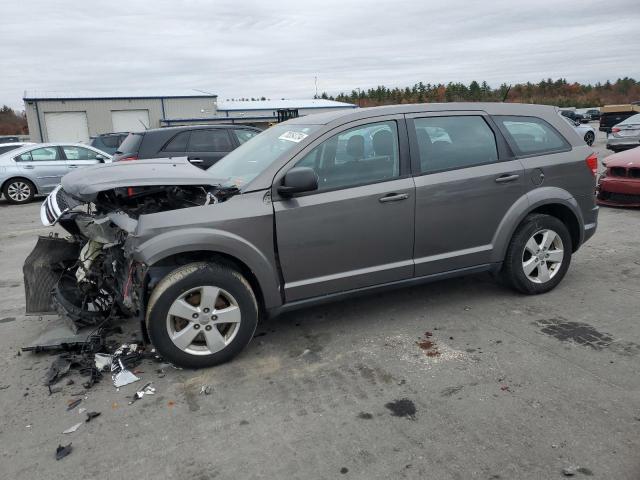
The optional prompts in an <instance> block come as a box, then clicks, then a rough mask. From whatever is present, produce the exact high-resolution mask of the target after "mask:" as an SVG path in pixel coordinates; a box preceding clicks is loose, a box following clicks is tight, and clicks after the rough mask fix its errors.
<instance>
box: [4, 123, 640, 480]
mask: <svg viewBox="0 0 640 480" xmlns="http://www.w3.org/2000/svg"><path fill="white" fill-rule="evenodd" d="M599 135H600V136H599V139H598V143H597V145H596V148H597V150H598V151H599V152H600V153H601V155H602V156H604V155H605V154H606V152H605V151H604V149H603V148H602V145H603V138H602V137H601V135H602V134H599ZM38 209H39V204H31V205H26V206H17V207H16V206H9V205H7V204H6V203H5V202H4V201H2V202H0V221H1V224H2V225H3V229H2V231H1V232H0V238H1V239H2V242H1V244H0V251H1V256H0V271H2V277H1V278H0V294H1V297H0V298H1V299H2V300H1V301H0V310H1V311H0V472H3V473H2V475H1V476H2V477H3V478H11V479H50V478H65V479H75V478H82V479H94V478H95V479H98V478H99V479H110V478H158V479H161V478H179V479H183V478H184V479H187V478H189V479H191V478H193V479H199V480H204V479H213V478H219V479H226V478H233V479H238V478H242V479H252V478H269V479H273V478H276V479H277V478H305V479H309V478H313V479H318V478H321V479H322V478H359V479H370V478H432V479H469V478H478V479H552V478H564V474H563V469H567V468H568V469H572V470H571V471H572V472H574V473H575V478H581V477H584V478H588V477H590V478H602V479H614V478H615V479H636V480H637V479H638V478H640V456H639V455H638V452H639V451H640V376H639V375H638V364H639V361H640V330H639V329H638V321H639V320H640V314H639V311H640V255H639V253H640V243H639V239H640V211H634V210H624V209H608V208H603V209H601V212H600V225H599V228H598V232H597V233H596V235H595V237H594V238H593V239H592V240H591V241H590V242H588V243H587V244H586V245H584V246H583V247H582V248H581V249H580V251H579V252H578V253H577V254H576V255H575V256H574V257H573V260H572V266H571V268H570V270H569V272H568V274H567V276H566V278H565V279H564V281H563V282H562V283H561V284H560V286H559V287H558V288H556V289H555V290H554V291H552V292H551V293H548V294H545V295H541V296H531V297H528V296H522V295H519V294H516V293H514V292H512V291H510V290H508V289H505V288H504V287H502V286H500V285H498V284H497V283H495V282H494V281H493V280H492V279H491V277H490V276H488V275H479V276H472V277H468V278H463V279H454V280H448V281H443V282H439V283H433V284H428V285H423V286H419V287H414V288H409V289H405V290H398V291H393V292H389V293H384V294H380V295H375V296H369V297H363V298H360V299H357V300H350V301H344V302H340V303H334V304H330V305H326V306H322V307H317V308H312V309H307V310H301V311H297V312H293V313H289V314H286V315H284V316H282V317H280V318H277V319H274V320H271V321H268V322H265V323H263V324H261V325H260V326H259V327H258V330H257V332H256V338H254V340H253V342H252V343H251V344H250V345H249V347H248V348H247V349H246V350H245V352H244V353H242V354H241V355H240V356H239V357H238V358H237V359H236V360H234V361H233V362H231V363H228V364H225V365H223V366H220V367H216V368H211V369H205V370H200V371H188V370H178V369H173V368H166V369H165V372H166V374H165V375H164V376H162V375H158V374H157V372H156V370H157V369H158V364H154V363H152V362H151V361H145V362H144V363H143V364H142V365H141V366H140V367H139V370H140V371H142V372H143V373H140V374H139V376H140V377H142V378H143V380H142V382H138V383H137V384H132V385H128V386H126V387H123V388H121V389H120V391H116V389H115V388H114V387H113V385H112V384H111V382H110V379H109V378H108V376H105V377H104V378H103V380H102V381H101V382H100V383H99V384H97V385H96V386H94V387H93V388H91V389H90V390H87V391H86V393H85V394H83V395H76V396H74V394H77V393H80V392H82V391H83V388H82V387H81V384H82V377H81V376H79V375H77V374H74V375H72V376H70V377H69V378H71V379H73V380H74V384H73V385H67V382H66V379H65V380H63V381H62V382H61V384H60V385H62V392H59V393H55V394H53V395H49V393H48V391H47V388H46V387H44V386H43V378H44V376H45V373H46V371H47V370H48V368H49V365H50V363H51V361H52V360H53V358H54V357H52V356H49V355H35V354H29V353H23V354H22V355H18V351H19V347H21V346H23V345H25V344H28V343H29V342H31V341H32V340H33V339H35V338H37V337H38V336H39V335H40V334H42V333H43V332H44V331H46V330H47V329H49V328H52V326H54V325H58V324H59V321H58V320H56V319H52V318H38V317H25V316H24V314H23V312H24V292H23V284H22V272H21V268H22V263H23V261H24V259H25V257H26V256H27V254H28V253H29V252H30V250H31V249H32V248H33V246H34V244H35V241H36V236H37V235H38V234H47V233H48V231H49V229H46V228H42V226H41V225H40V221H39V218H38ZM126 338H129V337H126ZM147 382H153V384H154V386H155V387H156V394H155V395H153V396H145V397H144V398H142V399H141V400H139V401H137V402H136V403H134V404H133V405H129V404H128V403H129V399H128V397H130V396H131V395H132V394H133V393H134V392H135V391H136V389H137V388H138V387H139V386H141V384H143V383H147ZM203 386H210V387H211V388H210V392H209V394H204V393H201V389H202V387H203ZM74 398H82V403H81V404H80V407H82V408H87V409H88V410H89V411H97V412H101V415H100V416H99V417H97V418H96V419H94V420H93V421H91V422H90V423H83V424H82V425H81V426H80V427H79V428H78V430H77V431H76V432H75V433H71V434H63V433H62V432H63V431H64V430H65V429H67V428H69V427H71V426H72V425H74V424H76V423H78V422H81V421H83V420H84V415H79V413H78V408H76V409H73V410H71V411H67V404H68V401H69V400H72V399H74ZM70 442H71V443H72V448H73V450H72V453H71V454H70V455H69V456H68V457H65V458H63V459H62V460H60V461H56V460H55V458H54V453H55V450H56V447H57V446H58V445H59V444H63V445H66V444H68V443H70Z"/></svg>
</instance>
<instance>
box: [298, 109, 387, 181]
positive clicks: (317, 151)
mask: <svg viewBox="0 0 640 480" xmlns="http://www.w3.org/2000/svg"><path fill="white" fill-rule="evenodd" d="M399 159H400V156H399V154H398V130H397V127H396V122H394V121H388V122H380V123H372V124H369V125H363V126H360V127H356V128H351V129H349V130H345V131H344V132H341V133H339V134H337V135H334V136H333V137H331V138H329V139H328V140H325V141H324V142H322V143H321V144H320V145H318V146H317V147H315V148H314V149H313V150H311V152H309V153H308V154H307V155H305V156H304V157H303V158H302V159H301V160H300V161H298V163H297V164H296V166H297V167H310V168H313V169H314V170H315V172H316V174H317V175H318V190H320V191H322V190H331V189H335V188H346V187H355V186H358V185H366V184H368V183H374V182H380V181H384V180H390V179H392V178H394V177H398V176H399V174H400V160H399Z"/></svg>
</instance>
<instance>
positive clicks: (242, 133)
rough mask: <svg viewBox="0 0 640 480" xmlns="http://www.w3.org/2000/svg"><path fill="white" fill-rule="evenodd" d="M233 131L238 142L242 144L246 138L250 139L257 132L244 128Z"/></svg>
mask: <svg viewBox="0 0 640 480" xmlns="http://www.w3.org/2000/svg"><path fill="white" fill-rule="evenodd" d="M233 133H234V134H235V136H236V138H237V139H238V143H239V144H240V145H242V144H243V143H244V142H246V141H247V140H251V139H252V138H253V137H255V136H256V135H257V134H258V132H254V131H253V130H244V129H239V130H234V131H233Z"/></svg>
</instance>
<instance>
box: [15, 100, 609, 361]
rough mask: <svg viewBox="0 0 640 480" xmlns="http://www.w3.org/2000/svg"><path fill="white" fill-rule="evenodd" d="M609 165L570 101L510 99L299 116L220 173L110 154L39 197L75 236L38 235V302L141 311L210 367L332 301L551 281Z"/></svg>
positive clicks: (32, 265) (158, 336)
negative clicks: (457, 284)
mask: <svg viewBox="0 0 640 480" xmlns="http://www.w3.org/2000/svg"><path fill="white" fill-rule="evenodd" d="M596 169H597V158H596V157H595V155H594V154H593V150H592V149H591V148H590V147H588V146H587V145H585V144H584V141H583V140H582V138H580V137H579V136H578V135H577V134H576V133H575V132H574V131H573V129H572V128H571V126H570V125H568V124H567V122H565V121H564V120H563V119H562V118H560V116H559V115H558V113H557V110H556V109H554V108H553V107H547V106H537V105H519V104H502V103H487V104H483V103H469V104H465V103H459V104H456V103H449V104H423V105H402V106H387V107H379V108H367V109H358V110H355V111H341V112H331V113H322V114H318V115H312V116H306V117H301V118H296V119H293V120H290V121H287V122H285V123H282V124H280V125H277V126H274V127H272V128H270V129H268V130H266V131H265V132H263V133H261V134H260V135H258V136H257V137H255V138H254V139H252V140H250V141H248V142H246V143H245V144H243V145H242V146H240V147H239V148H238V149H236V150H234V151H233V152H231V153H230V154H229V155H227V156H226V157H225V158H223V159H222V160H220V161H219V162H217V163H216V164H215V165H213V166H212V167H211V168H209V169H208V170H207V171H202V170H200V169H198V168H196V167H194V166H193V165H191V164H190V163H189V162H188V161H186V160H184V159H156V160H143V161H136V162H120V163H114V164H111V165H102V166H97V167H93V168H90V169H85V170H84V171H83V172H81V173H80V172H75V173H71V174H69V175H67V176H66V177H64V178H63V180H62V186H61V188H59V189H57V190H56V191H55V192H53V193H52V194H51V195H50V196H49V197H48V198H47V201H46V202H45V203H44V204H43V206H42V215H41V216H42V218H43V219H44V222H45V224H53V223H55V222H60V224H61V225H62V226H63V227H64V228H65V229H66V230H67V231H69V232H70V233H71V234H72V236H71V238H70V239H64V240H63V239H60V238H55V237H41V238H40V239H39V242H38V245H37V246H36V248H35V250H34V251H33V252H32V254H31V256H30V257H29V258H28V259H27V261H26V264H25V288H26V298H27V311H28V312H29V313H46V312H51V311H57V312H59V313H62V314H63V315H65V316H67V317H69V318H70V319H71V320H72V321H73V322H74V323H75V324H76V325H78V326H84V325H96V324H99V323H101V322H104V321H105V320H108V319H112V318H118V317H121V318H122V317H135V318H138V319H139V321H140V322H141V324H142V327H143V329H144V331H145V332H146V333H147V334H148V335H149V337H150V340H151V341H152V343H153V344H154V346H155V347H156V348H157V351H158V352H160V353H161V355H162V356H163V357H165V358H166V359H167V360H169V361H171V362H174V363H175V364H176V365H181V366H185V367H205V366H211V365H216V364H219V363H221V362H224V361H227V360H229V359H231V358H232V357H233V356H235V355H237V354H238V353H239V352H240V351H241V350H242V349H243V348H244V347H245V346H246V345H247V344H248V343H249V341H250V340H251V338H252V336H253V334H254V331H255V329H256V325H257V323H258V321H259V319H261V318H264V317H267V316H273V315H277V314H278V313H280V312H283V311H286V310H291V309H295V308H299V307H304V306H307V305H312V304H316V303H319V302H325V301H330V300H340V299H343V298H346V297H349V296H352V295H357V294H363V293H368V292H376V291H380V290H382V289H386V288H394V287H398V286H401V285H412V284H416V283H420V282H429V281H434V280H438V279H442V278H449V277H453V276H458V275H465V274H470V273H477V272H493V273H495V274H497V275H500V276H501V277H503V278H504V280H505V281H506V282H507V283H508V284H509V285H510V286H512V287H513V288H514V289H515V290H516V291H518V292H521V293H525V294H539V293H544V292H548V291H549V290H551V289H553V288H554V287H555V286H556V285H558V283H560V281H561V280H562V278H563V277H564V275H565V274H566V272H567V269H568V268H569V263H570V262H571V256H572V254H573V253H574V252H576V251H577V250H578V248H579V247H580V246H581V245H582V243H584V242H585V241H586V240H587V239H589V238H590V237H591V236H592V235H593V234H594V232H595V230H596V225H597V214H598V207H597V206H596V204H595V200H594V188H595V174H596ZM87 204H89V205H90V208H89V209H87ZM52 244H55V245H52ZM51 291H53V295H50V294H49V292H51Z"/></svg>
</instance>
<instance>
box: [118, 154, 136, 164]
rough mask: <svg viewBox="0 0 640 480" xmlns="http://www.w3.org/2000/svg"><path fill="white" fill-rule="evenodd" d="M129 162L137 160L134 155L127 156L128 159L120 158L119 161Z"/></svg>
mask: <svg viewBox="0 0 640 480" xmlns="http://www.w3.org/2000/svg"><path fill="white" fill-rule="evenodd" d="M130 160H138V157H136V156H135V155H129V156H128V157H122V158H121V159H120V161H121V162H128V161H130Z"/></svg>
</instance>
